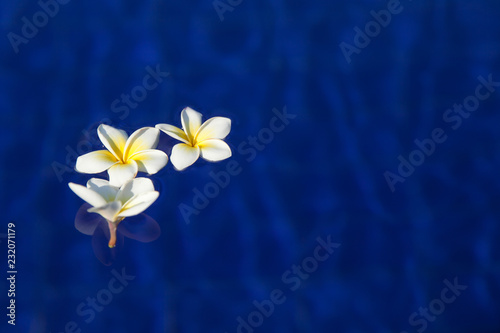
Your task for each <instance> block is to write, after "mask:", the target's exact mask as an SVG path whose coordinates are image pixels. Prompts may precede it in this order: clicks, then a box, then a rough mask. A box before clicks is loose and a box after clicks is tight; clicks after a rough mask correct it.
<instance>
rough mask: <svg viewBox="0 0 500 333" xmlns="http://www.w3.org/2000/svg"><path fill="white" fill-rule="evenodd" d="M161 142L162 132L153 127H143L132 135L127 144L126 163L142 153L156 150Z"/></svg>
mask: <svg viewBox="0 0 500 333" xmlns="http://www.w3.org/2000/svg"><path fill="white" fill-rule="evenodd" d="M159 140H160V130H158V129H157V128H153V127H143V128H140V129H138V130H137V131H135V132H134V133H132V135H131V136H130V138H128V140H127V143H126V144H125V153H124V154H123V156H124V161H127V159H128V158H129V157H130V156H131V155H133V154H135V153H138V152H140V151H143V150H147V149H154V148H156V146H157V145H158V141H159Z"/></svg>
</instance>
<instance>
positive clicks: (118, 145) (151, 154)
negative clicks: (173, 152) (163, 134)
mask: <svg viewBox="0 0 500 333" xmlns="http://www.w3.org/2000/svg"><path fill="white" fill-rule="evenodd" d="M97 134H98V135H99V139H100V140H101V142H102V143H103V144H104V146H105V147H106V148H107V150H97V151H93V152H90V153H88V154H85V155H82V156H80V157H78V159H77V160H76V165H75V170H76V171H78V172H81V173H100V172H103V171H105V170H108V174H109V182H110V183H111V185H114V186H121V185H123V184H124V183H125V182H127V181H128V180H131V179H133V178H134V177H135V176H136V175H137V172H138V171H142V172H145V173H148V174H154V173H157V172H158V171H159V170H160V169H161V168H163V167H164V166H165V165H166V164H167V162H168V156H167V154H165V153H164V152H163V151H161V150H157V149H154V148H156V146H157V145H158V140H159V138H160V131H159V130H158V129H156V128H153V127H143V128H141V129H138V130H137V131H135V132H134V133H132V135H131V136H130V137H128V135H127V133H125V132H124V131H122V130H118V129H116V128H114V127H111V126H108V125H105V124H101V125H99V128H97Z"/></svg>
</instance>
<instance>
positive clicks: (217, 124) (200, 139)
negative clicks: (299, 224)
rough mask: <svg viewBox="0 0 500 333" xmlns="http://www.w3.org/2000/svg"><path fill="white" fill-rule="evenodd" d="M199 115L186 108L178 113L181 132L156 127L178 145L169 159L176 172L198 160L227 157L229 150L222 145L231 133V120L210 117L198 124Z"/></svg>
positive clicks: (216, 159) (225, 145)
mask: <svg viewBox="0 0 500 333" xmlns="http://www.w3.org/2000/svg"><path fill="white" fill-rule="evenodd" d="M201 117H202V115H201V113H199V112H196V111H195V110H193V109H191V108H189V107H187V108H185V109H184V110H182V112H181V122H182V128H183V129H180V128H178V127H175V126H172V125H168V124H158V125H156V128H159V129H161V130H162V131H163V132H165V133H167V134H168V135H170V136H171V137H173V138H175V139H177V140H180V141H182V142H183V143H178V144H176V145H175V146H174V147H173V148H172V154H171V155H170V159H171V161H172V164H173V165H174V167H175V168H176V169H177V170H183V169H185V168H187V167H188V166H190V165H191V164H193V163H194V162H196V160H197V159H198V157H200V155H201V157H202V158H203V159H205V160H207V161H211V162H216V161H221V160H223V159H226V158H228V157H230V156H231V148H229V146H228V145H227V143H225V142H224V141H222V139H224V138H225V137H226V136H227V135H228V134H229V131H231V119H229V118H224V117H213V118H210V119H208V120H207V121H205V122H204V123H203V125H202V124H201Z"/></svg>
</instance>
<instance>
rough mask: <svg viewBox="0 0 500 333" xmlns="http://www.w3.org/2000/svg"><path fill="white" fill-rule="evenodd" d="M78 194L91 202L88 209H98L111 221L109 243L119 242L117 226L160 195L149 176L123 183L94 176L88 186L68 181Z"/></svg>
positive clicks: (96, 210)
mask: <svg viewBox="0 0 500 333" xmlns="http://www.w3.org/2000/svg"><path fill="white" fill-rule="evenodd" d="M68 185H69V187H70V188H71V190H72V191H73V192H75V194H76V195H78V196H79V197H80V198H82V199H83V200H84V201H86V202H87V203H89V204H90V205H91V206H92V208H89V209H88V211H89V212H91V213H98V214H100V215H101V216H102V217H104V218H105V219H106V221H108V227H109V232H110V235H111V236H110V239H109V243H108V245H109V247H114V246H115V244H116V228H117V227H118V224H119V223H120V222H121V221H122V220H123V219H124V218H125V217H128V216H134V215H137V214H140V213H142V212H143V211H144V210H146V209H147V208H148V207H149V206H151V204H152V203H153V202H154V201H155V200H156V199H157V198H158V195H159V192H157V191H155V188H154V185H153V182H152V181H151V180H150V179H148V178H135V179H132V180H129V181H127V182H126V183H125V184H123V185H122V186H121V187H116V186H113V185H111V184H110V182H108V181H107V180H104V179H98V178H92V179H90V180H89V181H88V182H87V187H85V186H82V185H78V184H75V183H69V184H68Z"/></svg>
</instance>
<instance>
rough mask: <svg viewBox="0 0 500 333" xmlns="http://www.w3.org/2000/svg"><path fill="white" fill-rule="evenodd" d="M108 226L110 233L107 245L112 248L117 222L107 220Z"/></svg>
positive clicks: (114, 242) (114, 244) (114, 243)
mask: <svg viewBox="0 0 500 333" xmlns="http://www.w3.org/2000/svg"><path fill="white" fill-rule="evenodd" d="M108 227H109V234H110V237H109V243H108V246H109V248H110V249H112V248H114V247H115V246H116V228H117V227H118V223H113V222H110V221H108Z"/></svg>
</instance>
